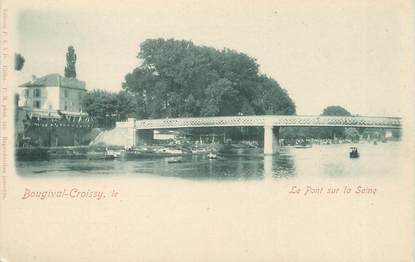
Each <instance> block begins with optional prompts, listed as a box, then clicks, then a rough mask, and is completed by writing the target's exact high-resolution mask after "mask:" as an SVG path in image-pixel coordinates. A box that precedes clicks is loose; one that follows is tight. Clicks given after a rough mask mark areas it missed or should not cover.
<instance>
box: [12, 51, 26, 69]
mask: <svg viewBox="0 0 415 262" xmlns="http://www.w3.org/2000/svg"><path fill="white" fill-rule="evenodd" d="M25 61H26V60H25V58H24V57H23V56H22V55H21V54H18V53H17V54H14V70H16V71H20V70H22V68H23V65H24V62H25Z"/></svg>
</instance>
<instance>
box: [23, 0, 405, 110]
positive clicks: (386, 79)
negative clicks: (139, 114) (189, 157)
mask: <svg viewBox="0 0 415 262" xmlns="http://www.w3.org/2000/svg"><path fill="white" fill-rule="evenodd" d="M339 3H341V4H339ZM407 17H408V7H407V6H405V5H403V4H400V3H399V1H396V3H395V2H391V1H338V2H336V1H324V0H321V1H299V2H296V1H265V0H264V1H230V0H227V1H220V2H219V1H168V2H167V1H153V2H152V3H149V2H148V1H147V2H144V1H135V2H133V3H131V2H128V5H127V4H125V2H124V1H120V3H119V4H118V5H117V6H113V7H110V6H107V5H101V6H99V7H98V6H96V5H94V6H92V7H86V6H84V5H82V6H81V5H72V6H70V7H65V8H63V7H62V5H56V6H54V7H52V8H50V7H48V8H42V6H38V8H33V7H32V8H21V9H19V12H18V15H17V16H16V19H17V21H16V25H17V33H18V34H17V50H16V52H18V53H21V54H22V55H23V56H24V57H25V59H26V62H25V65H24V68H23V70H22V71H21V72H19V76H18V77H19V78H18V80H19V81H20V82H22V83H23V82H25V81H28V80H30V79H31V76H32V75H36V76H43V75H46V74H49V73H60V74H62V75H63V71H64V67H65V65H66V57H65V54H66V51H67V48H68V46H69V45H72V46H74V48H75V51H76V54H77V57H78V60H77V63H76V69H77V78H78V79H80V80H83V81H86V84H87V89H88V90H93V89H105V90H108V91H115V92H117V91H119V90H121V83H122V82H123V80H124V76H125V75H126V74H127V73H129V72H131V71H132V70H133V69H134V68H135V67H137V66H138V65H139V61H138V59H137V55H138V52H139V45H140V43H141V42H143V41H144V40H145V39H148V38H160V37H161V38H174V39H178V40H182V39H184V40H191V41H193V42H194V43H195V44H196V45H205V46H210V47H214V48H218V49H222V48H225V47H226V48H231V49H234V50H236V51H239V52H243V53H246V54H248V55H249V56H251V57H254V58H256V59H257V63H258V64H259V65H260V71H261V73H265V74H267V75H268V76H271V77H272V78H274V79H275V80H277V81H278V82H279V84H280V86H281V87H282V88H284V89H286V90H287V92H288V94H289V95H290V97H291V98H292V99H293V100H294V102H295V104H296V107H297V114H299V115H317V114H321V112H322V110H323V109H324V108H325V107H327V106H330V105H340V106H343V107H345V108H346V109H347V110H349V111H350V112H351V113H353V114H359V115H367V116H401V114H402V103H403V101H405V99H406V98H407V95H408V89H409V88H412V82H411V80H412V79H411V78H410V77H409V75H412V72H410V68H412V67H411V66H409V65H410V61H412V59H413V57H412V56H411V51H410V50H412V49H411V48H412V45H411V44H409V43H408V41H407V40H408V39H409V37H408V27H407V24H406V23H407V22H408V18H407ZM409 33H412V32H409Z"/></svg>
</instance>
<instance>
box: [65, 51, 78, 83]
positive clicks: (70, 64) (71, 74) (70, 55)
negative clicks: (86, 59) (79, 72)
mask: <svg viewBox="0 0 415 262" xmlns="http://www.w3.org/2000/svg"><path fill="white" fill-rule="evenodd" d="M75 64H76V54H75V49H74V48H73V46H69V47H68V52H67V53H66V67H65V77H68V78H76V69H75Z"/></svg>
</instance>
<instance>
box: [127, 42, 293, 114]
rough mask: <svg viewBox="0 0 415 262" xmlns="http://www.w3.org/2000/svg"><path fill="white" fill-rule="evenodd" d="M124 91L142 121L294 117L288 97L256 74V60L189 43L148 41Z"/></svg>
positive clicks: (269, 81)
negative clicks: (194, 118)
mask: <svg viewBox="0 0 415 262" xmlns="http://www.w3.org/2000/svg"><path fill="white" fill-rule="evenodd" d="M138 58H139V59H140V60H141V62H142V63H141V65H140V66H138V67H137V68H135V69H134V70H133V71H132V72H131V73H128V74H127V75H126V76H125V82H124V83H123V88H124V90H126V91H129V92H131V93H132V94H134V96H135V97H136V101H137V104H138V105H139V107H137V110H138V112H137V113H138V115H140V116H141V117H142V118H164V117H190V116H193V117H198V116H233V115H238V114H243V115H263V114H283V115H291V114H295V105H294V102H293V101H292V100H291V98H290V97H289V96H288V94H287V92H286V91H285V90H283V89H282V88H281V87H280V86H279V85H278V83H277V82H276V81H275V80H273V79H272V78H270V77H267V76H265V75H260V74H259V73H258V64H257V63H256V60H255V59H254V58H252V57H249V56H248V55H246V54H243V53H239V52H236V51H234V50H230V49H223V50H217V49H214V48H210V47H205V46H196V45H194V44H193V43H192V42H191V41H178V40H174V39H167V40H165V39H148V40H146V41H144V42H143V43H141V45H140V52H139V54H138Z"/></svg>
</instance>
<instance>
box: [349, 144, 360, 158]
mask: <svg viewBox="0 0 415 262" xmlns="http://www.w3.org/2000/svg"><path fill="white" fill-rule="evenodd" d="M350 149H351V150H352V151H350V153H349V157H350V158H359V156H360V155H359V151H357V148H356V147H351V148H350Z"/></svg>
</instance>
